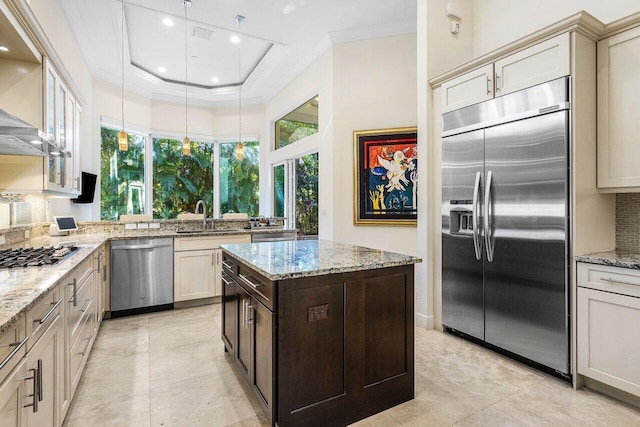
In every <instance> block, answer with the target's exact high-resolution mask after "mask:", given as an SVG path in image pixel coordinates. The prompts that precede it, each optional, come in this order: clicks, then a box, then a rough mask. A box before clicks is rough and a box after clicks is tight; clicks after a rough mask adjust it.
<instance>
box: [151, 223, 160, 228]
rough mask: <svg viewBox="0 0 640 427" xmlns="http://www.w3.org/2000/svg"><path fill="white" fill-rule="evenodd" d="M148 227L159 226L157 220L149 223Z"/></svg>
mask: <svg viewBox="0 0 640 427" xmlns="http://www.w3.org/2000/svg"><path fill="white" fill-rule="evenodd" d="M149 228H160V223H159V222H152V223H150V224H149Z"/></svg>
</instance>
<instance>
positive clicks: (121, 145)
mask: <svg viewBox="0 0 640 427" xmlns="http://www.w3.org/2000/svg"><path fill="white" fill-rule="evenodd" d="M120 3H121V12H122V17H121V18H122V19H121V21H122V28H121V32H122V34H121V40H120V41H121V43H120V47H121V51H122V80H121V86H120V88H121V93H120V100H121V102H122V130H120V132H118V150H120V151H127V150H128V149H129V135H127V132H125V130H124V0H121V2H120Z"/></svg>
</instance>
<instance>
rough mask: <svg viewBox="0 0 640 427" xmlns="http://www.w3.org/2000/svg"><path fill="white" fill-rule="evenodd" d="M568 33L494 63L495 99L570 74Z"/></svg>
mask: <svg viewBox="0 0 640 427" xmlns="http://www.w3.org/2000/svg"><path fill="white" fill-rule="evenodd" d="M569 37H570V36H569V33H566V34H562V35H559V36H557V37H554V38H552V39H550V40H547V41H544V42H542V43H538V44H537V45H535V46H531V47H530V48H528V49H525V50H522V51H520V52H517V53H514V54H513V55H509V56H508V57H506V58H504V59H501V60H499V61H496V63H495V72H496V75H495V89H496V90H495V95H496V96H500V95H506V94H508V93H511V92H515V91H518V90H521V89H525V88H528V87H531V86H535V85H537V84H540V83H544V82H548V81H550V80H554V79H557V78H559V77H563V76H568V75H569V74H571V56H570V49H569V46H570V39H569Z"/></svg>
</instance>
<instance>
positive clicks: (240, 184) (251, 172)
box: [219, 141, 260, 216]
mask: <svg viewBox="0 0 640 427" xmlns="http://www.w3.org/2000/svg"><path fill="white" fill-rule="evenodd" d="M243 145H244V158H242V159H239V158H238V156H237V148H238V143H235V142H228V143H221V144H220V175H219V177H220V212H221V213H226V212H246V213H247V214H249V216H258V214H259V210H260V204H259V201H260V188H259V183H260V180H259V176H260V144H259V142H258V141H251V142H244V143H243Z"/></svg>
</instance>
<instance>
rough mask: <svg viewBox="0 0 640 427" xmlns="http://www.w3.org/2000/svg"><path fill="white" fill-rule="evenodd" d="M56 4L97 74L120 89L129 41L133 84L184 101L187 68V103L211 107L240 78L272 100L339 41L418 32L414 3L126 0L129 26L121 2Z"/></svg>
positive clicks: (259, 99)
mask: <svg viewBox="0 0 640 427" xmlns="http://www.w3.org/2000/svg"><path fill="white" fill-rule="evenodd" d="M59 1H60V2H61V4H62V6H63V9H64V11H65V14H66V16H67V19H68V21H69V24H70V26H71V28H72V30H73V32H74V34H75V36H76V39H77V41H78V44H79V45H80V48H81V50H82V52H83V55H84V57H85V59H86V61H87V63H88V65H89V68H90V70H91V72H92V74H94V75H96V76H98V77H101V78H103V79H105V80H108V81H110V82H112V83H114V84H117V85H118V86H120V84H121V78H122V76H121V74H122V62H121V57H122V52H123V47H124V64H125V66H124V71H125V77H124V79H125V88H126V89H127V90H133V91H136V92H138V93H141V94H143V95H145V96H147V97H150V98H154V99H162V100H168V101H177V102H179V101H180V100H182V99H184V96H185V73H186V80H187V82H188V86H189V89H188V91H189V100H190V102H194V103H200V104H203V105H213V106H216V105H219V106H222V105H231V104H236V103H237V102H238V84H239V83H242V102H243V104H251V103H263V102H266V101H267V100H269V99H270V98H271V97H273V96H274V95H275V94H277V93H278V92H279V91H280V90H282V89H283V88H284V87H285V86H286V85H287V84H288V83H290V82H291V81H292V80H293V79H294V78H295V77H296V76H297V75H298V74H300V72H302V71H303V70H304V69H305V68H306V67H307V66H309V65H310V64H311V63H312V62H313V61H314V60H315V59H316V58H318V56H320V54H322V52H324V51H325V50H326V49H327V48H329V46H330V45H331V43H332V42H333V43H339V42H346V41H352V40H360V39H366V38H373V37H380V36H387V35H396V34H405V33H412V32H415V31H416V3H415V1H414V0H267V1H265V0H217V1H211V0H192V1H191V6H190V7H188V8H185V7H184V6H183V5H182V0H124V32H123V31H122V22H123V21H122V19H121V17H122V15H123V9H122V4H121V2H120V0H91V1H86V0H59ZM185 9H186V10H185ZM185 12H186V14H187V21H186V22H187V25H186V37H185ZM238 15H241V16H244V17H245V20H244V21H243V22H242V23H241V24H239V23H238V22H237V20H236V17H237V16H238ZM165 18H169V19H171V21H172V22H173V25H172V26H167V25H165V24H163V22H162V21H163V19H165ZM123 36H124V38H123ZM232 36H239V37H240V40H241V41H240V43H233V42H231V40H230V39H231V37H232ZM185 42H186V43H185ZM185 44H186V56H185ZM185 60H186V67H185ZM159 67H163V69H162V70H160V71H159Z"/></svg>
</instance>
